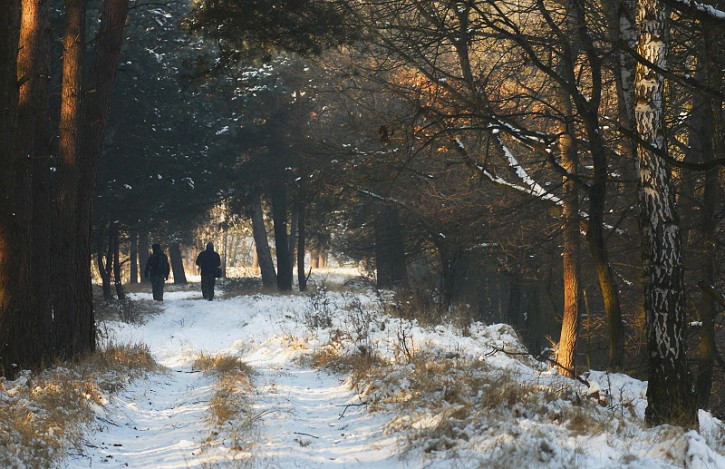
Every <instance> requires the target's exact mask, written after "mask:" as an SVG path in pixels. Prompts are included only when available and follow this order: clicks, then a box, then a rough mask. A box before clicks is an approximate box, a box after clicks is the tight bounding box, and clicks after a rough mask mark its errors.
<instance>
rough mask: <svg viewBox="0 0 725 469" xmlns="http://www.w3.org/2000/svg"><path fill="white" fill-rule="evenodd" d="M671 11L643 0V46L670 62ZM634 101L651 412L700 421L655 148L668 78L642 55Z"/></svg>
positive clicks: (666, 177) (664, 183)
mask: <svg viewBox="0 0 725 469" xmlns="http://www.w3.org/2000/svg"><path fill="white" fill-rule="evenodd" d="M667 14H668V13H667V9H666V8H665V6H664V5H663V4H662V2H660V1H659V0H640V1H639V2H638V7H637V24H638V32H639V45H638V53H639V54H640V55H641V56H642V57H643V58H644V59H645V60H647V61H648V62H650V63H653V64H655V65H656V66H657V67H660V68H661V69H664V70H666V69H667V60H666V59H667V53H668V42H667ZM635 102H636V103H637V106H636V108H635V120H636V126H637V133H638V134H639V136H640V138H641V139H642V140H643V141H644V142H646V143H647V144H648V145H640V146H639V148H638V152H637V153H638V157H639V196H640V211H641V214H640V229H641V231H642V244H643V245H642V254H643V266H644V285H645V292H644V309H645V314H646V319H647V351H648V358H649V369H648V371H649V380H648V386H647V409H646V411H645V417H646V420H647V422H648V423H649V424H651V425H659V424H663V423H671V424H676V425H683V426H694V425H696V424H697V408H696V402H695V395H694V393H693V392H692V378H691V376H690V370H689V368H688V365H687V356H686V344H685V325H686V323H685V296H684V282H683V270H682V263H681V259H680V233H679V225H678V219H677V213H676V206H675V200H674V194H673V189H672V184H671V181H670V177H671V176H670V168H669V166H668V165H667V164H666V162H665V161H664V160H662V159H661V158H660V157H659V156H658V155H657V153H656V151H663V152H667V143H666V137H665V128H664V78H663V76H662V75H661V74H659V73H658V72H657V71H656V70H654V69H651V68H649V67H648V66H646V65H644V64H641V63H638V64H637V69H636V74H635Z"/></svg>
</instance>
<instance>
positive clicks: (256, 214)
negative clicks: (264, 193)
mask: <svg viewBox="0 0 725 469" xmlns="http://www.w3.org/2000/svg"><path fill="white" fill-rule="evenodd" d="M252 236H253V237H254V250H255V252H256V253H257V262H258V263H259V270H260V271H261V274H262V287H263V288H264V289H265V290H271V289H273V288H275V287H276V285H277V274H276V273H275V271H274V261H273V260H272V250H271V249H270V248H269V242H268V241H267V229H266V228H265V226H264V214H263V212H262V199H261V198H260V197H259V195H256V196H255V198H254V200H253V202H252Z"/></svg>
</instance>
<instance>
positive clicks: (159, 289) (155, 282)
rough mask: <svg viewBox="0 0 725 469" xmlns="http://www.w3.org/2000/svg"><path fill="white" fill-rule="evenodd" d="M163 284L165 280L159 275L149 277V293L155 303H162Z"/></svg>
mask: <svg viewBox="0 0 725 469" xmlns="http://www.w3.org/2000/svg"><path fill="white" fill-rule="evenodd" d="M164 282H165V279H164V277H163V276H161V275H152V276H151V291H152V292H153V295H154V300H156V301H164Z"/></svg>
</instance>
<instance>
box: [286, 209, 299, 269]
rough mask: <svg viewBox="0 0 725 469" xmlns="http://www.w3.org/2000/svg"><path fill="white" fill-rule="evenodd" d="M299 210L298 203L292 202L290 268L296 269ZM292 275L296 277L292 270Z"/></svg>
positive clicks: (289, 241)
mask: <svg viewBox="0 0 725 469" xmlns="http://www.w3.org/2000/svg"><path fill="white" fill-rule="evenodd" d="M297 210H298V203H297V202H295V203H293V204H292V210H291V213H290V229H289V238H287V248H288V251H287V252H289V265H290V270H294V265H295V263H296V260H297V256H295V252H296V251H297V231H298V228H297V224H298V223H299V214H298V213H297ZM291 275H292V277H294V272H292V273H291Z"/></svg>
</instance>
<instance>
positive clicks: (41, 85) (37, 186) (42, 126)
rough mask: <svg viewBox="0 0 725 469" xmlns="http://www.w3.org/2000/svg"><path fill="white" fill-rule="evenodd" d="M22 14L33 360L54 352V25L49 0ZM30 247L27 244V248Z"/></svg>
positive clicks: (31, 3) (26, 3) (32, 2)
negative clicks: (51, 175) (52, 132)
mask: <svg viewBox="0 0 725 469" xmlns="http://www.w3.org/2000/svg"><path fill="white" fill-rule="evenodd" d="M22 6H23V15H22V18H21V27H20V48H19V51H18V80H19V82H20V83H21V86H20V96H19V116H20V135H23V141H22V142H21V144H22V145H23V149H22V154H23V155H28V156H29V157H30V158H29V160H30V170H31V173H32V176H31V183H30V184H31V186H32V207H31V209H30V213H28V215H30V214H32V216H31V217H30V225H31V226H30V247H29V248H30V249H31V251H32V253H31V264H30V272H31V273H30V276H31V279H32V292H33V294H32V295H31V301H32V306H31V309H30V311H29V314H28V321H29V324H32V326H31V329H32V330H33V331H34V336H35V338H34V340H33V341H32V343H33V344H35V346H36V347H37V349H38V350H37V351H36V353H35V354H34V355H35V356H34V357H33V356H31V355H30V354H29V356H28V358H29V359H30V360H29V361H31V362H32V361H35V362H39V361H40V360H47V359H49V358H51V356H52V353H51V350H52V347H53V339H52V315H51V306H50V305H51V296H50V295H51V274H50V255H51V251H50V223H49V220H50V219H51V214H52V211H51V206H50V204H51V198H50V141H51V137H50V109H49V106H50V85H49V74H50V72H49V68H50V34H49V31H50V27H49V24H48V2H46V1H41V0H22ZM26 249H27V248H26Z"/></svg>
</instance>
